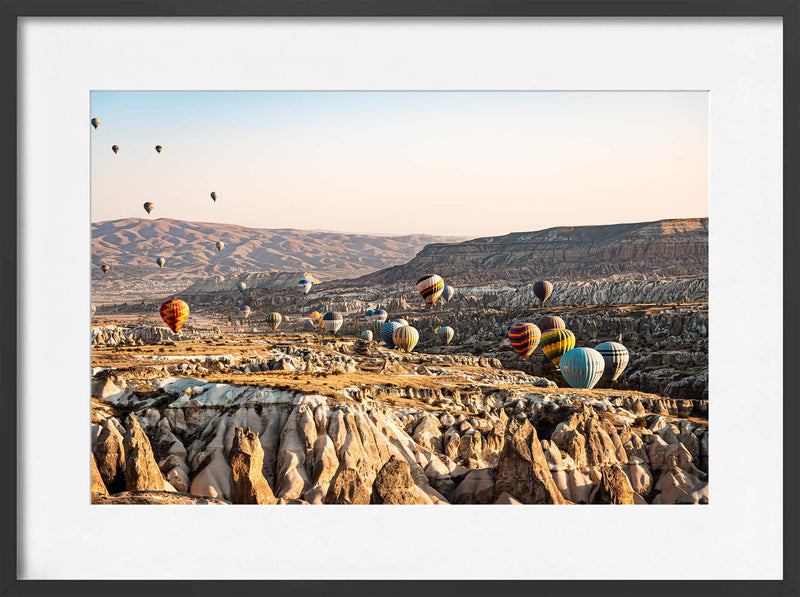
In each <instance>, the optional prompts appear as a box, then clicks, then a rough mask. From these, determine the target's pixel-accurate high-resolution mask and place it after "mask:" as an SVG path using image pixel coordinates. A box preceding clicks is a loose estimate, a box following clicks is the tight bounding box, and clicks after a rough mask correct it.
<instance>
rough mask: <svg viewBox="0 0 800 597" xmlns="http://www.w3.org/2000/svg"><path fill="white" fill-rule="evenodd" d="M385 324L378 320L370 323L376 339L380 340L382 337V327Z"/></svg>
mask: <svg viewBox="0 0 800 597" xmlns="http://www.w3.org/2000/svg"><path fill="white" fill-rule="evenodd" d="M382 325H383V322H382V321H380V320H378V319H373V320H372V322H371V323H370V327H371V328H372V333H373V334H374V335H375V338H376V339H380V337H381V326H382Z"/></svg>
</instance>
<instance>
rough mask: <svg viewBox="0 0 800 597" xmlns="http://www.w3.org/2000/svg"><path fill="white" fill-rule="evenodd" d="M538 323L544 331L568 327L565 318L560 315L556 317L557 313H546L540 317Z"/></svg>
mask: <svg viewBox="0 0 800 597" xmlns="http://www.w3.org/2000/svg"><path fill="white" fill-rule="evenodd" d="M536 325H538V326H539V329H540V330H542V333H543V334H544V333H545V332H549V331H550V330H565V329H567V324H565V323H564V320H563V319H561V318H560V317H556V316H555V315H545V316H544V317H540V318H539V321H537V322H536Z"/></svg>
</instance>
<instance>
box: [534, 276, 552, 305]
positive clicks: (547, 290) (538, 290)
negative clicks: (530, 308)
mask: <svg viewBox="0 0 800 597" xmlns="http://www.w3.org/2000/svg"><path fill="white" fill-rule="evenodd" d="M533 294H535V295H536V297H537V298H538V299H539V300H540V301H541V302H542V304H543V305H544V304H545V302H546V301H547V299H549V298H550V295H551V294H553V284H552V283H550V282H548V281H547V280H539V281H538V282H536V283H534V285H533Z"/></svg>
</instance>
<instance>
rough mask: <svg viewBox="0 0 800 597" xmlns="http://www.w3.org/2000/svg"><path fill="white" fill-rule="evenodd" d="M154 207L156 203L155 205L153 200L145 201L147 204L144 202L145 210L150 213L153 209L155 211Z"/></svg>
mask: <svg viewBox="0 0 800 597" xmlns="http://www.w3.org/2000/svg"><path fill="white" fill-rule="evenodd" d="M154 207H155V205H153V202H152V201H148V202H147V203H145V204H144V210H145V211H146V212H147V213H150V212H151V211H153V208H154Z"/></svg>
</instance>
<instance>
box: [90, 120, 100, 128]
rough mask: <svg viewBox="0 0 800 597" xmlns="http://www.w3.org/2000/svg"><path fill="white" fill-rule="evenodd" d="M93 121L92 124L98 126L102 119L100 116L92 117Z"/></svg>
mask: <svg viewBox="0 0 800 597" xmlns="http://www.w3.org/2000/svg"><path fill="white" fill-rule="evenodd" d="M91 123H92V126H93V127H94V128H97V127H98V126H100V119H99V118H92V120H91Z"/></svg>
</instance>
